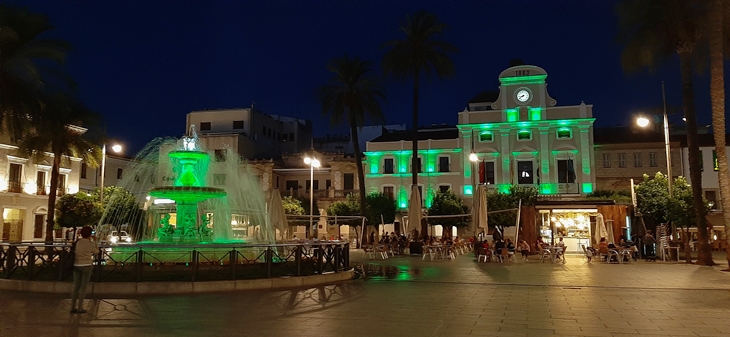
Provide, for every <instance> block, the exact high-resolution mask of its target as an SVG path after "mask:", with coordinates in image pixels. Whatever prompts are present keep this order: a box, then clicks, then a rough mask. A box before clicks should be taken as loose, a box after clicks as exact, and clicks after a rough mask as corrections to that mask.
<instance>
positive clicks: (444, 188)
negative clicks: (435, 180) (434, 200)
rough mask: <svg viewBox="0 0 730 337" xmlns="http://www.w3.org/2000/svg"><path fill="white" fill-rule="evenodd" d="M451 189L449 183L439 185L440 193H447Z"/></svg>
mask: <svg viewBox="0 0 730 337" xmlns="http://www.w3.org/2000/svg"><path fill="white" fill-rule="evenodd" d="M450 189H451V186H449V185H439V192H440V193H446V192H448V191H449V190H450Z"/></svg>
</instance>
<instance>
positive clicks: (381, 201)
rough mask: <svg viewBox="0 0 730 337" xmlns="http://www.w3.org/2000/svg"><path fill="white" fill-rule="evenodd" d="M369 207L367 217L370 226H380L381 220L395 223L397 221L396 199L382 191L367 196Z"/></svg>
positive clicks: (366, 212)
mask: <svg viewBox="0 0 730 337" xmlns="http://www.w3.org/2000/svg"><path fill="white" fill-rule="evenodd" d="M365 200H367V201H366V204H367V209H366V211H365V217H366V218H367V223H368V225H370V226H378V225H379V224H380V222H381V218H380V216H381V215H382V216H383V218H382V221H383V223H393V222H394V221H395V211H396V204H395V199H393V198H391V197H390V196H389V195H387V194H385V193H382V192H373V193H370V194H368V195H367V197H366V199H365Z"/></svg>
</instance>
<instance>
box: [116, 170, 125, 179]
mask: <svg viewBox="0 0 730 337" xmlns="http://www.w3.org/2000/svg"><path fill="white" fill-rule="evenodd" d="M123 171H124V170H122V169H121V168H118V169H117V179H122V172H123Z"/></svg>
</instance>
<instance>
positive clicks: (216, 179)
mask: <svg viewBox="0 0 730 337" xmlns="http://www.w3.org/2000/svg"><path fill="white" fill-rule="evenodd" d="M225 184H226V175H225V174H214V175H213V185H218V186H220V185H225Z"/></svg>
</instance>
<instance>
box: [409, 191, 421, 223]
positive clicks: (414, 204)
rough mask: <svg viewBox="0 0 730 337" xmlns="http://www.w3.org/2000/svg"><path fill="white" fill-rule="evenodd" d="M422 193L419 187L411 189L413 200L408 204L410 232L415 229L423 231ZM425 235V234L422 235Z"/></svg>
mask: <svg viewBox="0 0 730 337" xmlns="http://www.w3.org/2000/svg"><path fill="white" fill-rule="evenodd" d="M421 218H422V215H421V193H420V192H418V186H416V185H414V186H413V187H411V199H410V200H409V202H408V232H409V233H410V232H413V230H414V229H417V230H418V231H421ZM422 235H423V233H422Z"/></svg>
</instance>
